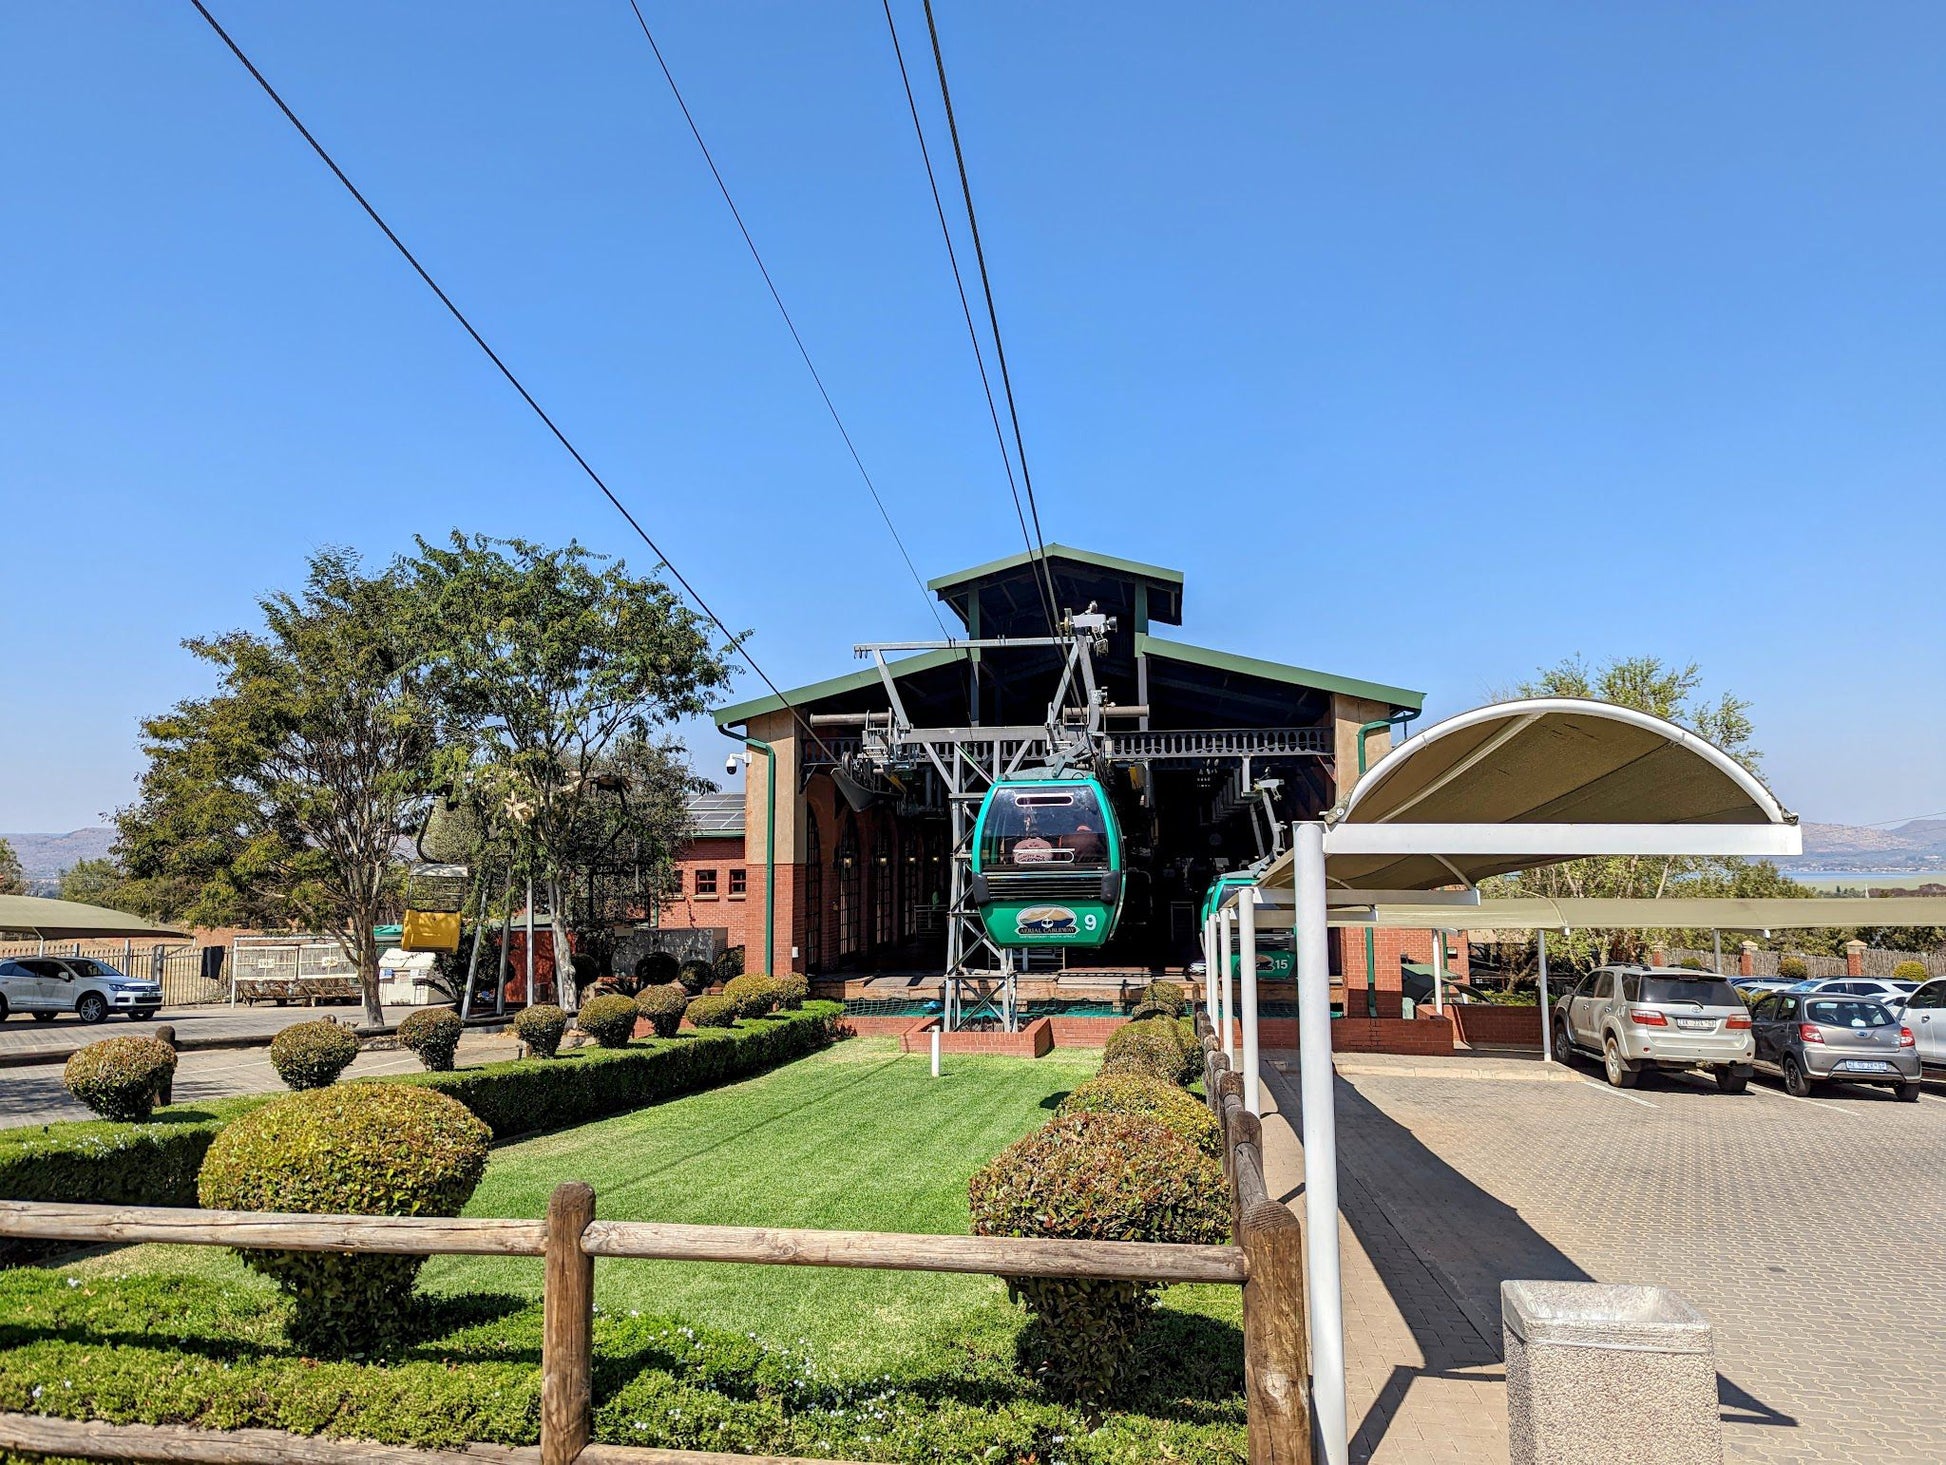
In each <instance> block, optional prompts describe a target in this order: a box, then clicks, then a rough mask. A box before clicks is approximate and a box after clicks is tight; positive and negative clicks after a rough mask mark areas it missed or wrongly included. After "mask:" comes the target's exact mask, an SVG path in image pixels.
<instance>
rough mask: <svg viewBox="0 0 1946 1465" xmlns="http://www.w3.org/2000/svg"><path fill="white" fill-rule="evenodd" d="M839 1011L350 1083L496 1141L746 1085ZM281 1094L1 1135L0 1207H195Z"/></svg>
mask: <svg viewBox="0 0 1946 1465" xmlns="http://www.w3.org/2000/svg"><path fill="white" fill-rule="evenodd" d="M843 1015H844V1008H843V1005H842V1004H840V1003H836V1002H807V1003H805V1004H804V1007H803V1009H802V1010H801V1011H798V1012H784V1013H778V1014H777V1015H776V1016H774V1017H768V1018H759V1019H757V1020H754V1021H750V1022H743V1023H739V1024H738V1025H737V1026H736V1027H734V1028H717V1029H711V1030H709V1031H706V1032H697V1033H685V1034H683V1035H682V1036H680V1037H675V1038H667V1039H663V1038H647V1039H638V1040H636V1041H635V1042H633V1043H631V1044H630V1045H629V1046H628V1047H626V1048H592V1047H591V1048H578V1049H575V1050H573V1051H572V1052H570V1053H568V1054H567V1055H565V1056H563V1057H560V1058H524V1059H515V1060H512V1061H509V1062H506V1063H491V1064H487V1065H485V1066H484V1067H481V1068H462V1069H458V1070H456V1071H454V1072H451V1073H407V1074H397V1075H393V1076H390V1077H386V1078H373V1079H358V1080H355V1082H358V1083H378V1084H416V1085H419V1086H421V1087H425V1088H435V1089H438V1090H439V1091H440V1092H441V1093H444V1094H449V1095H451V1096H452V1097H453V1098H455V1099H457V1100H459V1101H460V1103H462V1104H464V1105H465V1106H466V1107H467V1108H468V1109H470V1110H472V1111H473V1113H474V1114H475V1115H477V1116H478V1117H479V1118H480V1119H481V1120H482V1121H484V1122H485V1124H486V1126H487V1127H488V1128H489V1129H491V1130H492V1131H493V1137H494V1139H495V1140H496V1141H497V1140H506V1139H512V1138H514V1137H516V1136H518V1135H523V1134H533V1133H536V1132H538V1131H540V1130H545V1129H562V1128H566V1127H568V1126H570V1125H575V1124H585V1123H587V1122H588V1121H589V1120H591V1119H604V1118H607V1117H608V1116H609V1115H612V1114H622V1113H626V1112H627V1111H628V1110H630V1109H639V1108H642V1107H643V1106H645V1105H648V1104H654V1103H659V1102H660V1101H662V1100H664V1099H669V1098H674V1097H676V1096H677V1095H679V1094H687V1093H694V1092H695V1091H696V1090H698V1089H706V1088H712V1087H714V1086H716V1085H718V1084H722V1083H729V1082H733V1081H735V1080H737V1079H743V1078H750V1077H753V1076H755V1075H756V1074H759V1073H762V1072H764V1071H765V1070H767V1069H771V1068H775V1067H777V1066H778V1065H780V1064H784V1063H789V1062H791V1061H792V1060H793V1059H797V1058H803V1057H805V1056H807V1055H809V1054H811V1053H815V1052H817V1051H818V1050H819V1049H821V1048H828V1047H830V1046H831V1044H832V1043H834V1042H835V1041H837V1038H838V1036H839V1025H840V1024H839V1020H840V1018H842V1016H843ZM281 1097H284V1095H282V1094H260V1095H259V1094H252V1095H248V1096H245V1097H242V1098H234V1099H218V1100H214V1101H212V1102H209V1103H201V1104H194V1105H183V1106H181V1107H179V1108H176V1109H161V1110H158V1111H157V1112H156V1116H155V1118H153V1119H151V1120H149V1121H148V1122H147V1123H142V1124H118V1123H114V1122H112V1121H109V1120H103V1119H90V1120H80V1121H67V1122H63V1123H60V1124H47V1125H33V1126H26V1127H22V1128H18V1129H0V1196H4V1197H5V1198H7V1199H8V1200H61V1201H72V1202H76V1203H81V1204H94V1205H141V1206H193V1205H195V1204H196V1174H197V1171H198V1170H199V1169H201V1167H202V1163H203V1156H204V1154H205V1153H206V1152H207V1151H208V1149H209V1147H210V1144H211V1143H212V1142H213V1141H214V1140H215V1138H216V1136H217V1134H218V1132H220V1131H221V1130H222V1129H223V1127H224V1126H225V1125H227V1124H228V1123H230V1121H232V1120H234V1119H236V1118H237V1117H239V1116H240V1115H243V1114H247V1113H248V1112H250V1110H252V1109H255V1108H258V1107H259V1106H261V1105H263V1104H267V1103H269V1102H270V1101H271V1100H273V1099H276V1098H281ZM72 1249H73V1248H72V1247H71V1246H69V1245H68V1244H67V1243H65V1242H6V1241H0V1266H15V1265H19V1264H21V1263H23V1262H26V1261H28V1260H31V1259H32V1258H33V1257H35V1256H46V1255H50V1254H52V1253H53V1252H56V1251H68V1250H72Z"/></svg>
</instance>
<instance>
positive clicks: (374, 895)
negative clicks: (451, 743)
mask: <svg viewBox="0 0 1946 1465" xmlns="http://www.w3.org/2000/svg"><path fill="white" fill-rule="evenodd" d="M410 597H411V585H410V583H409V581H408V579H407V577H406V576H405V575H404V574H403V573H402V572H401V571H400V570H399V569H397V568H396V567H395V568H393V569H391V570H388V571H387V572H386V573H384V574H381V575H378V576H367V575H364V574H363V573H361V572H360V569H359V561H358V557H357V556H356V555H355V554H352V553H351V552H349V551H346V550H341V549H326V550H322V551H320V552H319V553H317V554H315V555H313V556H312V558H311V561H310V565H309V570H308V573H307V576H306V580H305V584H304V588H303V590H302V591H300V592H299V593H298V594H296V595H291V594H288V593H279V594H275V595H270V596H267V597H265V598H264V599H263V600H261V601H260V602H258V604H259V606H260V608H261V609H262V612H263V619H264V625H263V629H262V630H261V631H259V632H252V631H232V632H230V633H228V634H226V635H223V636H219V637H215V638H213V639H209V640H192V641H188V642H185V643H184V644H185V645H186V646H187V647H188V649H189V650H190V651H192V652H193V653H195V655H196V656H198V657H200V658H201V659H202V660H204V661H206V662H209V663H210V664H211V665H213V666H215V667H216V668H217V669H218V671H219V677H220V689H219V691H218V692H217V694H216V695H215V696H213V697H209V698H206V699H202V700H189V701H184V702H179V703H178V704H177V705H176V706H175V707H174V708H173V709H171V710H170V711H169V712H167V713H165V714H163V715H162V716H160V717H155V718H151V719H149V720H148V721H146V722H145V723H143V725H142V735H143V739H144V751H145V752H146V753H147V755H148V758H149V763H148V767H147V769H146V770H145V771H144V773H143V775H142V779H141V783H140V793H139V796H138V798H137V801H136V803H135V804H134V805H133V806H131V807H130V808H127V809H124V810H122V811H120V812H119V813H118V814H117V816H116V824H117V827H118V832H119V840H118V843H117V853H118V854H119V855H120V857H121V858H122V860H123V862H124V864H125V865H126V867H127V868H128V870H129V873H130V874H131V875H132V876H134V877H135V878H136V879H137V880H139V881H145V882H149V889H150V890H151V891H156V890H168V891H171V892H173V898H174V899H176V900H179V901H181V902H182V903H183V904H184V905H185V907H186V909H185V914H186V915H188V916H190V917H191V918H194V919H198V920H202V921H205V922H208V923H217V922H221V921H224V920H235V919H238V918H239V917H241V918H245V919H252V920H254V921H255V922H258V923H262V924H283V925H287V926H296V927H300V928H303V929H308V930H314V931H318V932H320V933H323V934H328V935H330V936H331V937H333V938H334V939H335V940H336V941H337V942H338V944H339V946H340V947H341V948H342V950H343V951H344V953H345V956H346V958H347V960H349V961H351V962H352V963H353V964H354V965H355V966H356V967H357V969H358V977H359V986H360V989H361V991H362V993H363V995H364V1002H365V1020H366V1021H367V1023H370V1024H377V1023H379V1022H382V1021H383V1020H384V1018H383V1013H382V1012H381V1010H380V1008H379V1001H378V954H379V953H378V942H377V939H376V938H375V937H374V936H373V934H372V928H373V927H374V926H377V925H380V924H382V923H383V922H384V921H386V920H387V919H389V918H390V916H391V915H392V913H393V912H394V911H395V910H396V908H397V891H398V883H399V875H400V862H399V844H400V836H401V832H402V831H403V830H406V829H409V828H411V827H413V826H414V825H415V824H416V823H417V815H418V813H419V811H420V810H421V809H422V808H423V807H424V802H425V800H426V798H427V796H428V793H429V791H430V790H431V788H432V787H433V784H434V764H435V754H436V751H437V749H438V746H439V731H438V728H439V725H438V707H437V704H436V703H435V702H434V701H433V699H432V698H431V697H430V695H429V694H428V690H427V685H426V678H427V674H426V670H425V663H424V658H423V657H422V656H421V655H420V654H419V651H418V648H417V647H416V646H415V645H414V643H413V635H414V633H415V630H416V629H417V625H418V621H417V618H416V617H415V616H414V615H413V614H412V613H411V609H410Z"/></svg>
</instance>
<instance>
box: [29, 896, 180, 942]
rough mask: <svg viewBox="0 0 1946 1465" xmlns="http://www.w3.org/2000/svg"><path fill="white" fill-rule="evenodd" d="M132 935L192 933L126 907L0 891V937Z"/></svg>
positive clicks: (54, 938) (56, 938) (64, 938)
mask: <svg viewBox="0 0 1946 1465" xmlns="http://www.w3.org/2000/svg"><path fill="white" fill-rule="evenodd" d="M131 936H167V937H174V938H178V939H187V938H188V936H189V933H188V932H187V931H178V930H175V929H174V928H173V927H170V926H157V925H153V924H151V923H150V922H148V921H145V920H143V919H142V918H141V917H140V916H131V915H130V914H128V912H126V911H111V910H109V909H108V908H107V907H106V906H99V905H83V904H82V903H81V902H80V901H78V900H47V899H44V898H43V897H41V896H37V895H0V937H13V938H15V939H19V938H21V937H25V938H26V939H27V940H30V941H33V940H41V941H87V940H90V939H100V938H104V937H108V938H117V939H119V938H121V937H131Z"/></svg>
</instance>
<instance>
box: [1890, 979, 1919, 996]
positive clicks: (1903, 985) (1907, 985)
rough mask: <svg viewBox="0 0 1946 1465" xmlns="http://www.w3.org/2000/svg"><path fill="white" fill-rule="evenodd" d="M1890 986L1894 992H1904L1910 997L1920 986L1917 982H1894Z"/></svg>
mask: <svg viewBox="0 0 1946 1465" xmlns="http://www.w3.org/2000/svg"><path fill="white" fill-rule="evenodd" d="M1888 985H1889V986H1890V987H1891V988H1892V990H1893V991H1895V992H1903V993H1905V994H1907V995H1908V996H1909V995H1911V994H1912V993H1914V992H1917V991H1918V990H1919V984H1918V983H1917V982H1892V983H1889V984H1888Z"/></svg>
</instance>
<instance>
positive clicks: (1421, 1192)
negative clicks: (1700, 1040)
mask: <svg viewBox="0 0 1946 1465" xmlns="http://www.w3.org/2000/svg"><path fill="white" fill-rule="evenodd" d="M1353 1066H1354V1065H1353V1064H1350V1063H1348V1064H1347V1067H1348V1068H1350V1067H1353ZM1356 1068H1357V1071H1355V1072H1351V1073H1347V1074H1344V1075H1343V1076H1341V1077H1340V1079H1339V1082H1338V1087H1337V1095H1338V1100H1337V1102H1338V1119H1339V1129H1340V1166H1341V1176H1342V1178H1341V1192H1342V1201H1343V1205H1342V1211H1343V1229H1344V1232H1345V1234H1346V1238H1347V1245H1346V1253H1345V1276H1346V1323H1347V1338H1346V1351H1347V1355H1348V1365H1349V1370H1350V1373H1351V1393H1352V1416H1351V1417H1352V1421H1353V1428H1354V1429H1355V1430H1358V1431H1359V1432H1360V1444H1359V1445H1358V1446H1355V1447H1354V1450H1353V1458H1354V1459H1357V1460H1366V1459H1369V1460H1375V1461H1385V1460H1401V1461H1405V1460H1416V1459H1427V1460H1449V1459H1455V1458H1459V1459H1479V1460H1488V1459H1491V1460H1497V1461H1504V1460H1505V1458H1506V1453H1505V1451H1506V1446H1505V1434H1504V1430H1505V1402H1504V1393H1503V1392H1502V1385H1501V1382H1500V1380H1501V1374H1500V1371H1499V1369H1498V1358H1499V1346H1500V1345H1499V1339H1500V1332H1499V1300H1498V1292H1499V1284H1500V1282H1501V1280H1503V1279H1505V1278H1555V1279H1564V1280H1588V1279H1593V1280H1600V1281H1614V1282H1645V1283H1656V1284H1661V1285H1665V1286H1669V1287H1673V1288H1675V1289H1676V1290H1677V1291H1679V1292H1681V1293H1682V1294H1683V1295H1684V1296H1685V1297H1687V1298H1688V1299H1689V1300H1690V1301H1691V1302H1693V1303H1695V1304H1696V1306H1698V1307H1699V1308H1700V1309H1701V1310H1702V1311H1703V1312H1704V1314H1705V1315H1706V1316H1708V1317H1709V1318H1710V1320H1711V1322H1712V1323H1713V1324H1714V1325H1715V1330H1716V1344H1717V1366H1718V1370H1719V1375H1720V1382H1719V1394H1720V1398H1721V1401H1722V1405H1723V1419H1724V1442H1725V1457H1726V1459H1728V1460H1730V1461H1733V1462H1756V1465H1796V1462H1810V1461H1851V1460H1858V1461H1865V1460H1869V1461H1873V1462H1887V1465H1902V1462H1914V1465H1917V1462H1932V1461H1941V1460H1946V1412H1943V1411H1941V1410H1940V1409H1939V1407H1938V1401H1939V1399H1940V1398H1941V1397H1942V1395H1946V1287H1943V1286H1941V1285H1940V1282H1939V1280H1938V1279H1939V1278H1941V1277H1942V1276H1946V1093H1942V1092H1941V1091H1940V1090H1937V1089H1932V1090H1929V1091H1928V1094H1927V1096H1926V1097H1925V1098H1923V1099H1922V1100H1921V1101H1920V1102H1919V1103H1918V1104H1916V1105H1914V1104H1899V1103H1897V1102H1895V1101H1894V1100H1893V1099H1892V1098H1891V1096H1890V1094H1889V1093H1886V1092H1885V1091H1883V1090H1873V1089H1863V1088H1850V1087H1846V1088H1841V1089H1836V1090H1831V1091H1828V1092H1826V1093H1825V1094H1822V1095H1820V1096H1818V1097H1817V1098H1816V1099H1815V1100H1814V1101H1810V1102H1805V1101H1798V1100H1794V1099H1791V1098H1789V1097H1788V1096H1786V1095H1785V1094H1783V1093H1782V1092H1781V1090H1779V1089H1778V1088H1776V1087H1775V1086H1774V1085H1769V1084H1766V1083H1765V1082H1764V1081H1763V1080H1762V1079H1759V1080H1757V1081H1756V1082H1755V1083H1753V1084H1752V1086H1751V1090H1750V1092H1748V1093H1746V1094H1744V1095H1740V1096H1734V1097H1733V1096H1730V1095H1724V1094H1720V1093H1718V1092H1717V1091H1716V1090H1715V1087H1714V1086H1713V1085H1710V1084H1706V1083H1702V1082H1698V1081H1695V1080H1691V1079H1688V1078H1683V1077H1663V1076H1655V1077H1650V1078H1647V1079H1645V1080H1644V1082H1643V1086H1642V1087H1641V1088H1639V1089H1637V1090H1635V1091H1633V1092H1632V1093H1629V1094H1623V1093H1621V1092H1618V1091H1615V1090H1610V1089H1608V1088H1607V1087H1606V1086H1605V1085H1603V1084H1601V1083H1599V1082H1598V1081H1596V1080H1595V1078H1594V1077H1593V1075H1592V1073H1589V1074H1586V1075H1584V1076H1583V1077H1584V1081H1583V1082H1579V1083H1561V1082H1558V1081H1556V1082H1530V1081H1523V1080H1522V1079H1520V1078H1519V1077H1509V1078H1507V1079H1506V1080H1505V1081H1502V1082H1478V1081H1471V1080H1469V1079H1468V1078H1465V1077H1461V1076H1457V1075H1456V1076H1455V1077H1450V1078H1449V1077H1444V1076H1440V1075H1437V1074H1428V1073H1426V1072H1425V1069H1426V1068H1427V1065H1426V1064H1425V1062H1424V1061H1423V1060H1420V1061H1416V1062H1413V1063H1412V1064H1411V1071H1404V1070H1401V1071H1397V1072H1386V1071H1383V1070H1382V1069H1376V1068H1375V1067H1374V1065H1373V1063H1372V1061H1371V1060H1366V1059H1360V1060H1357V1062H1356ZM1295 1087H1296V1086H1295V1065H1294V1063H1293V1071H1292V1076H1291V1078H1290V1079H1289V1080H1285V1079H1283V1078H1282V1077H1281V1076H1279V1077H1276V1078H1274V1080H1273V1084H1272V1088H1273V1091H1275V1092H1277V1093H1278V1094H1279V1096H1280V1098H1282V1100H1283V1102H1284V1103H1285V1104H1286V1105H1287V1107H1288V1108H1289V1110H1290V1111H1291V1112H1293V1113H1294V1112H1295V1108H1296V1096H1295ZM1272 1132H1273V1131H1272V1127H1271V1126H1267V1140H1266V1147H1267V1148H1269V1147H1270V1139H1269V1135H1270V1133H1272ZM1287 1163H1288V1162H1287ZM1401 1327H1403V1330H1404V1331H1403V1332H1402V1331H1401ZM1445 1375H1457V1376H1459V1377H1460V1378H1463V1379H1465V1380H1468V1381H1469V1382H1468V1383H1467V1384H1466V1385H1464V1386H1463V1387H1464V1388H1465V1389H1466V1391H1467V1399H1466V1401H1465V1402H1464V1404H1463V1405H1454V1406H1452V1408H1464V1409H1466V1410H1467V1411H1468V1413H1467V1415H1466V1417H1464V1418H1460V1419H1455V1420H1453V1421H1452V1422H1451V1423H1450V1424H1445V1425H1442V1423H1441V1418H1440V1417H1441V1416H1442V1415H1444V1414H1446V1413H1448V1412H1450V1411H1449V1409H1448V1407H1447V1406H1446V1405H1445V1404H1444V1403H1443V1402H1441V1403H1438V1404H1435V1403H1434V1402H1433V1395H1432V1393H1431V1386H1432V1383H1433V1382H1435V1381H1441V1380H1442V1379H1443V1378H1444V1376H1445ZM1445 1381H1446V1382H1449V1383H1450V1382H1451V1381H1450V1380H1445ZM1453 1387H1455V1388H1458V1387H1462V1386H1461V1385H1457V1384H1455V1385H1453ZM1483 1396H1491V1399H1492V1408H1493V1411H1494V1412H1495V1413H1496V1415H1497V1416H1498V1419H1499V1428H1500V1434H1499V1436H1498V1438H1497V1441H1495V1440H1491V1439H1487V1438H1484V1437H1483V1436H1482V1435H1481V1433H1480V1431H1479V1430H1478V1429H1477V1428H1476V1427H1475V1423H1474V1417H1475V1415H1476V1413H1477V1408H1476V1406H1477V1405H1478V1404H1479V1402H1480V1399H1481V1397H1483ZM1428 1419H1430V1420H1432V1423H1433V1427H1432V1428H1431V1429H1430V1430H1429V1429H1428V1427H1427V1421H1428ZM1404 1428H1410V1429H1411V1430H1413V1431H1414V1432H1415V1433H1416V1434H1417V1435H1418V1437H1419V1440H1418V1441H1413V1440H1411V1439H1410V1438H1409V1437H1408V1438H1406V1439H1400V1438H1399V1437H1398V1432H1399V1431H1400V1430H1401V1429H1404ZM1442 1431H1443V1432H1442ZM1361 1449H1363V1450H1364V1451H1366V1453H1361V1452H1360V1451H1361Z"/></svg>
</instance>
